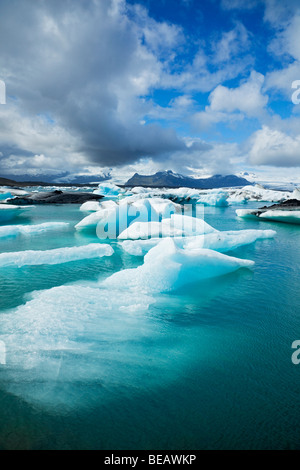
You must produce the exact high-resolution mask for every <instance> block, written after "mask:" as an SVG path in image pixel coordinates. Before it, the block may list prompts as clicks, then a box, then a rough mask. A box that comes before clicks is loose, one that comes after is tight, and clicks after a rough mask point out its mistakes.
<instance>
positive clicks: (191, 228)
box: [118, 214, 217, 240]
mask: <svg viewBox="0 0 300 470" xmlns="http://www.w3.org/2000/svg"><path fill="white" fill-rule="evenodd" d="M211 232H217V230H216V229H214V228H213V227H211V226H210V225H209V224H208V223H206V222H205V221H204V220H202V219H198V218H196V217H190V216H187V215H178V214H172V216H171V218H170V219H163V220H162V221H161V222H134V223H133V224H132V225H130V226H129V227H128V228H127V229H126V230H124V231H123V232H122V233H121V234H120V235H119V237H118V238H119V239H120V240H139V239H147V238H160V237H184V236H193V235H202V234H204V233H211Z"/></svg>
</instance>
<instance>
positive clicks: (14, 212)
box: [0, 204, 29, 223]
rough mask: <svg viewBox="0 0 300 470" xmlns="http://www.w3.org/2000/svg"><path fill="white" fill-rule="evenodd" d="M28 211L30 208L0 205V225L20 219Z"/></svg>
mask: <svg viewBox="0 0 300 470" xmlns="http://www.w3.org/2000/svg"><path fill="white" fill-rule="evenodd" d="M26 209H29V207H21V206H13V205H10V204H0V223H2V222H7V221H9V220H12V219H14V218H15V217H18V216H19V215H20V214H22V212H23V211H24V210H26Z"/></svg>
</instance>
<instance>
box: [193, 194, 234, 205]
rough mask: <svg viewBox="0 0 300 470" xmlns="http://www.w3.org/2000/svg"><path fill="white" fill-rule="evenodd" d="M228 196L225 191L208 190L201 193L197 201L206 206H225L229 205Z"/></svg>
mask: <svg viewBox="0 0 300 470" xmlns="http://www.w3.org/2000/svg"><path fill="white" fill-rule="evenodd" d="M228 197H229V195H228V193H227V192H225V191H217V192H210V193H208V194H203V195H201V197H200V198H199V199H198V201H197V202H198V204H204V205H206V206H215V207H227V206H228V205H229V204H228Z"/></svg>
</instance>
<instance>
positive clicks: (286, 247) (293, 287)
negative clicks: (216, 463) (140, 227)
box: [0, 203, 300, 450]
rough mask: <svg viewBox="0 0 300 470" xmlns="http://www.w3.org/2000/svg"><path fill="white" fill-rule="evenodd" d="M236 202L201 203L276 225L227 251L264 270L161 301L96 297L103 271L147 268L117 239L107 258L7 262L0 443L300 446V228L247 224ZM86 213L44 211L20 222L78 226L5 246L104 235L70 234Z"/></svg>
mask: <svg viewBox="0 0 300 470" xmlns="http://www.w3.org/2000/svg"><path fill="white" fill-rule="evenodd" d="M258 205H261V204H258ZM244 207H245V206H243V208H244ZM248 207H249V208H251V207H257V205H256V204H255V203H251V204H248V205H247V208H248ZM236 208H238V206H237V207H228V208H214V207H212V208H206V209H205V220H206V221H207V222H208V223H209V224H211V225H212V226H214V227H215V228H217V229H219V230H242V229H274V230H276V231H277V237H276V238H275V239H274V240H272V239H270V240H261V241H257V242H256V243H255V244H253V245H249V246H245V247H242V248H239V249H237V250H234V251H233V252H231V253H228V254H230V255H233V256H236V257H240V258H244V259H250V260H254V261H255V263H256V264H255V267H254V268H253V269H251V270H245V269H243V270H239V271H237V272H235V273H233V274H230V275H227V276H224V277H222V278H219V279H213V280H210V281H205V282H201V283H197V284H196V285H195V284H194V285H188V286H187V287H184V288H181V289H180V290H179V291H177V292H172V293H171V294H164V295H162V294H161V295H156V297H155V299H151V298H150V299H148V298H147V296H145V294H144V293H143V292H140V293H136V297H134V298H132V299H130V296H131V295H132V293H130V292H128V293H126V292H118V291H114V292H106V291H103V293H102V297H101V296H100V295H99V296H96V297H94V294H93V292H94V291H95V289H93V290H90V289H91V287H93V285H95V283H96V282H97V281H98V280H99V279H105V278H107V277H108V276H110V275H111V274H112V273H114V272H116V271H119V270H121V269H125V268H128V267H137V266H139V265H140V264H141V263H142V259H141V258H136V257H133V256H130V255H129V254H126V253H125V252H123V251H122V250H121V248H120V247H119V246H118V245H117V244H116V243H115V242H111V244H112V246H113V248H114V250H115V254H114V255H113V256H111V257H105V258H101V259H97V260H84V261H78V262H71V263H65V264H60V265H57V266H35V267H23V268H14V267H11V268H0V286H1V296H0V315H1V319H2V320H3V334H4V335H5V339H8V350H7V365H5V366H0V378H1V384H0V448H1V449H107V450H114V449H122V450H125V449H157V450H159V449H165V450H169V449H184V450H185V449H187V450H188V449H289V448H294V449H299V448H300V393H299V392H300V365H299V366H295V365H293V364H292V362H291V355H292V349H291V344H292V342H293V341H294V340H297V339H300V309H299V305H300V293H299V262H300V243H299V242H300V229H299V226H293V225H288V224H280V223H275V222H262V221H256V220H250V219H249V220H246V219H238V218H237V217H236V216H235V209H236ZM82 217H83V214H82V213H81V212H79V206H49V207H43V206H37V207H36V208H34V209H32V210H31V211H30V212H29V213H26V216H25V215H24V216H21V217H20V218H19V219H18V220H16V221H15V223H16V224H20V223H27V224H36V223H42V222H48V221H58V222H59V221H64V222H70V229H69V230H68V231H66V232H57V233H53V232H51V233H45V234H43V235H41V234H40V235H36V236H30V237H17V238H11V239H0V251H1V252H10V251H22V250H30V249H31V250H32V249H33V250H45V249H51V248H59V247H67V246H74V245H85V244H87V243H92V242H95V243H96V242H98V239H97V238H96V237H95V236H94V235H93V234H92V233H90V234H89V235H86V234H85V235H83V234H78V233H76V232H75V231H74V225H75V224H76V223H77V222H79V221H80V220H81V219H82ZM66 284H71V288H66V290H62V291H60V290H59V291H58V290H54V291H50V289H52V288H55V287H58V286H63V285H66ZM72 285H75V288H73V287H72ZM37 291H38V292H37ZM32 292H35V293H34V294H33V295H32ZM52 292H53V294H52ZM29 299H34V302H33V303H31V304H30V308H29V309H24V307H22V306H24V305H25V304H26V302H28V300H29ZM122 303H123V304H124V305H126V306H129V305H130V303H133V304H135V305H136V308H135V310H133V311H132V310H130V309H129V310H126V308H125V309H124V310H120V308H119V307H120V304H122ZM145 306H147V307H145ZM18 307H19V308H21V310H17V308H18ZM18 312H19V313H18ZM45 319H46V320H45ZM52 320H53V321H52ZM43 322H44V323H43ZM66 336H67V337H68V338H69V339H70V341H71V345H72V344H73V345H74V347H73V348H72V347H71V348H70V347H69V346H70V344H68V348H64V341H65V338H66ZM0 339H1V333H0ZM42 345H44V346H45V347H44V349H43V347H42ZM12 356H13V357H12Z"/></svg>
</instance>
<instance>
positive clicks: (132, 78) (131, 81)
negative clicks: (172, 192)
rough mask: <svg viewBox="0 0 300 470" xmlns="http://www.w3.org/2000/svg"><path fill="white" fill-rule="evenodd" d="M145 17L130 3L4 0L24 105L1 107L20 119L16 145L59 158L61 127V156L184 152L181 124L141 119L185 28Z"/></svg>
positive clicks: (9, 69) (10, 75)
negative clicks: (163, 57)
mask: <svg viewBox="0 0 300 470" xmlns="http://www.w3.org/2000/svg"><path fill="white" fill-rule="evenodd" d="M139 18H140V21H139V23H137V22H135V21H134V20H133V19H130V17H129V15H128V14H127V10H126V3H125V2H124V1H122V0H101V1H99V0H94V1H92V2H84V1H82V0H76V1H75V0H72V2H71V1H70V0H66V1H65V2H58V1H57V0H53V1H51V2H42V1H39V0H38V1H37V2H36V3H35V5H34V7H33V4H32V2H31V1H29V0H24V1H23V2H22V4H20V3H19V2H18V1H17V0H11V1H7V0H3V1H2V2H1V4H0V26H1V27H0V44H1V49H2V50H1V58H0V67H1V70H3V71H4V77H3V78H4V79H5V81H6V84H7V89H8V94H9V95H10V96H16V97H17V101H16V102H15V107H16V109H17V110H15V111H14V112H13V114H10V110H8V111H7V108H5V112H7V115H5V112H4V111H3V112H2V113H1V115H2V124H3V125H4V126H6V125H7V124H5V121H7V120H8V121H10V122H11V132H10V133H9V135H10V141H9V142H7V145H10V146H11V147H12V148H13V147H16V146H17V147H18V148H19V149H23V150H24V151H25V150H26V151H30V152H31V153H32V154H42V153H43V154H45V155H46V154H47V155H49V158H54V157H52V156H51V155H52V153H53V152H52V150H51V148H52V147H51V143H52V144H53V142H52V138H50V137H51V136H52V137H53V134H55V135H56V139H55V141H56V142H55V143H56V145H55V148H56V152H57V158H61V159H65V158H66V153H67V154H70V153H71V154H72V158H74V154H77V155H80V156H81V157H85V158H86V161H88V160H89V161H90V162H94V163H95V164H99V163H100V164H102V165H104V166H105V165H122V164H124V163H125V162H132V161H134V160H136V159H138V158H140V157H145V156H150V157H154V158H162V157H163V156H164V155H165V154H168V153H169V152H176V151H181V150H183V149H184V147H185V145H184V142H183V141H182V140H181V139H180V138H178V137H177V135H176V133H175V131H174V130H171V129H164V128H162V127H160V126H158V125H155V124H150V125H144V126H142V125H141V124H140V122H141V119H142V118H143V116H144V115H145V114H146V113H147V111H148V107H147V103H146V101H145V100H144V99H143V95H146V94H148V93H149V91H150V90H151V88H152V87H154V86H155V85H156V84H157V83H158V81H159V77H160V73H161V67H162V65H161V62H160V60H159V58H158V56H157V55H159V53H160V52H158V51H161V50H162V49H163V50H164V53H165V52H166V51H170V50H172V48H174V47H176V46H177V45H178V41H181V40H182V37H181V31H180V28H177V27H175V26H172V25H168V24H166V23H163V22H162V23H159V22H155V21H154V20H152V19H149V18H148V20H149V21H147V13H146V11H145V10H140V16H139ZM142 31H143V35H144V38H145V42H146V43H145V42H143V40H142V38H141V35H142ZM4 44H5V47H4ZM154 52H155V53H154ZM13 115H14V118H13ZM43 115H44V116H48V117H49V122H48V123H47V125H45V126H42V125H41V124H40V121H41V116H43ZM13 120H14V122H12V121H13ZM29 122H30V124H29ZM18 124H19V126H20V127H25V128H26V130H27V131H26V132H24V133H21V132H19V131H18ZM31 128H32V130H31ZM13 129H15V134H14V132H13ZM49 135H50V137H49ZM59 135H60V139H59ZM66 136H67V137H66ZM4 138H5V141H7V137H5V136H4ZM64 142H69V145H70V148H69V152H68V151H66V150H67V149H66V145H67V144H64ZM42 143H43V144H44V148H41V147H42V146H43V145H42ZM47 144H48V145H47ZM49 144H50V145H49ZM52 146H53V145H52ZM45 163H46V162H45ZM49 164H50V163H49Z"/></svg>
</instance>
